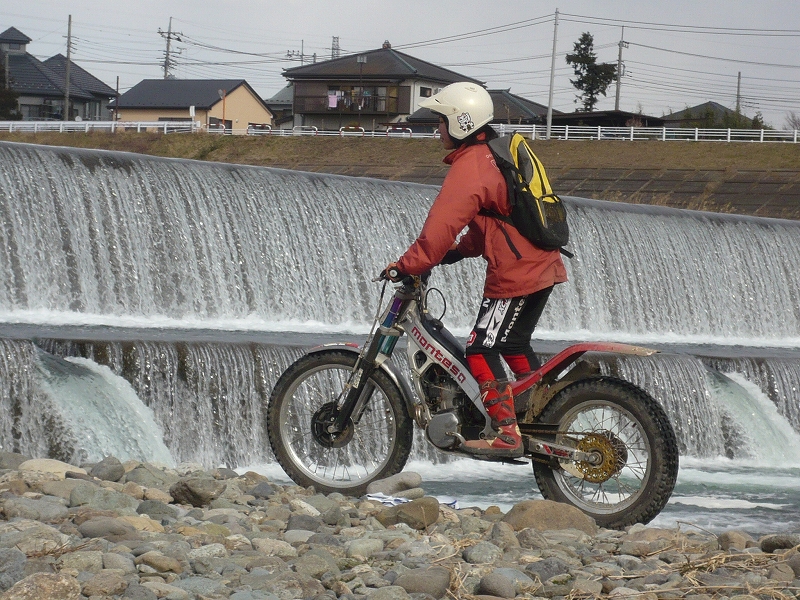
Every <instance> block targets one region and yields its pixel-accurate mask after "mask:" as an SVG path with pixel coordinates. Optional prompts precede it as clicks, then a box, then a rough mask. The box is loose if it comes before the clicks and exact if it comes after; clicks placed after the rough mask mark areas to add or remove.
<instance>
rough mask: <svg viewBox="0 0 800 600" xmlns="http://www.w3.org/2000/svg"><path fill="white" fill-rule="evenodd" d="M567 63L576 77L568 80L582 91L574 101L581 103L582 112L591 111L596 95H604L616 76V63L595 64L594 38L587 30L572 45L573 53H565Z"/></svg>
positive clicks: (596, 98) (595, 101)
mask: <svg viewBox="0 0 800 600" xmlns="http://www.w3.org/2000/svg"><path fill="white" fill-rule="evenodd" d="M567 63H568V64H570V65H572V69H573V71H574V72H575V76H576V79H574V80H573V79H570V80H569V82H570V83H571V84H572V85H573V86H575V87H576V88H577V89H579V90H580V91H581V92H582V93H581V94H580V95H579V96H576V97H575V102H576V103H577V102H578V101H580V102H581V103H582V104H583V112H592V111H593V110H594V107H595V105H596V104H597V100H598V96H599V95H600V94H602V95H603V96H605V95H606V90H607V89H608V86H609V85H611V82H612V81H614V80H615V79H616V77H617V65H615V64H612V63H601V64H597V55H596V54H595V53H594V38H593V37H592V34H591V33H589V32H586V33H584V34H583V35H581V37H580V39H579V40H578V41H577V42H575V44H574V45H573V53H572V54H567Z"/></svg>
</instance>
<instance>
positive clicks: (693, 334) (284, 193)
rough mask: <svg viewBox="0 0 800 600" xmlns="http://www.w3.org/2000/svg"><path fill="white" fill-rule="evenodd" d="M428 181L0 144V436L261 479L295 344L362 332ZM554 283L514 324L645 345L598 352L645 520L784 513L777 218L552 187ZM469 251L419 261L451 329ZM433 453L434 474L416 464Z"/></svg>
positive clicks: (789, 469)
mask: <svg viewBox="0 0 800 600" xmlns="http://www.w3.org/2000/svg"><path fill="white" fill-rule="evenodd" d="M436 191H437V190H436V188H434V187H431V186H421V185H414V184H405V183H394V182H385V181H376V180H370V179H355V178H345V177H337V176H330V175H317V174H309V173H299V172H289V171H282V170H276V169H267V168H257V167H246V166H241V165H223V164H214V163H200V162H193V161H183V160H174V159H160V158H151V157H144V156H138V155H133V154H125V153H112V152H103V151H90V150H75V149H66V148H52V147H39V146H32V145H26V144H13V143H0V337H2V338H3V339H0V349H1V350H2V355H0V378H2V381H4V383H5V385H4V386H2V388H0V408H1V409H2V413H0V449H2V450H13V451H18V452H24V453H26V454H30V455H36V456H43V455H49V456H57V457H61V458H64V459H69V460H74V461H77V460H97V459H99V458H100V457H102V456H104V455H108V454H114V455H116V456H118V457H120V458H140V459H147V460H152V461H155V462H161V463H167V464H169V463H171V462H180V461H194V462H199V463H202V464H204V465H213V464H223V463H224V464H227V465H230V466H236V467H239V468H245V467H247V466H249V467H253V468H259V469H264V470H266V471H269V472H271V473H273V476H276V477H280V476H281V475H280V473H275V469H276V467H275V465H274V464H273V463H272V456H271V454H270V452H269V450H268V448H267V447H268V443H267V441H266V436H265V431H264V410H263V399H264V397H265V396H266V395H268V394H269V391H270V390H271V388H272V386H273V384H274V382H275V380H276V379H277V377H278V376H279V374H280V373H281V372H282V371H283V369H285V368H286V367H287V366H288V365H289V364H290V363H291V362H292V361H293V360H294V359H295V358H296V357H298V356H299V355H300V354H301V353H302V351H303V348H306V347H308V346H310V345H314V344H316V343H319V342H321V341H331V340H351V339H352V340H355V341H360V340H362V339H363V337H364V335H365V334H366V332H367V331H368V330H369V327H370V323H371V319H372V317H373V316H374V314H375V312H376V310H377V308H378V307H377V306H376V302H377V299H378V295H379V288H378V287H377V286H376V285H375V284H371V283H370V279H371V278H372V277H373V276H374V275H375V274H376V273H377V272H379V271H380V269H381V268H382V267H383V266H384V265H385V264H386V263H387V262H389V261H390V260H392V259H394V258H396V257H397V256H398V255H399V253H401V252H402V251H403V250H404V249H405V247H406V246H407V245H408V244H409V243H410V241H411V240H412V239H413V236H414V234H415V233H416V232H417V231H418V230H419V229H420V227H421V225H422V222H423V220H424V218H425V214H426V212H427V209H428V207H429V205H430V203H431V201H432V200H433V198H434V197H435V194H436ZM566 201H567V203H568V205H569V208H570V211H571V222H570V227H571V232H572V239H573V240H574V243H573V244H572V247H571V249H572V250H573V251H574V252H575V254H576V257H575V259H573V260H571V261H567V268H568V272H569V277H570V282H569V283H568V284H566V285H561V286H558V287H557V288H556V290H555V291H554V293H553V295H552V296H551V301H550V303H549V304H548V307H547V309H546V311H545V314H544V315H543V317H542V320H541V323H540V326H539V329H538V330H537V332H536V337H537V340H536V342H535V347H536V348H537V349H539V350H541V351H542V352H543V353H545V354H547V353H549V352H555V351H556V350H558V349H560V348H562V347H563V346H564V345H566V344H567V343H569V342H570V341H578V340H609V341H612V340H613V341H622V342H633V343H640V344H646V345H651V346H655V347H657V348H659V349H661V350H662V351H663V352H662V354H659V355H657V356H655V357H652V358H640V357H624V358H622V359H620V360H613V361H611V360H610V361H605V362H604V363H603V365H602V367H603V368H604V369H605V370H606V371H607V372H609V373H615V374H619V375H621V376H622V377H624V378H626V379H629V380H630V381H632V382H634V383H636V384H637V385H640V386H642V387H643V388H645V389H646V390H647V391H649V392H650V393H651V394H652V395H653V396H654V397H655V398H656V399H657V400H658V401H659V402H660V403H661V404H662V406H664V408H665V410H666V411H667V413H668V415H669V417H670V419H671V421H672V423H673V426H674V427H675V429H676V432H677V434H678V439H679V444H680V450H681V471H680V475H679V480H678V487H677V489H676V493H675V495H674V496H673V498H672V500H671V502H670V504H669V505H668V507H667V509H666V510H665V511H664V512H663V513H662V514H661V515H660V516H659V517H658V518H657V519H656V523H657V524H658V523H661V524H675V523H678V522H681V521H686V522H691V523H692V524H694V525H696V526H701V527H706V528H712V529H723V528H727V527H730V526H741V527H742V528H746V529H748V530H750V531H752V532H756V533H758V532H766V531H770V530H775V525H774V524H775V523H787V524H788V526H789V527H794V528H797V527H799V526H800V509H798V508H797V507H798V506H800V498H798V495H800V492H797V490H800V485H798V484H800V442H799V441H798V439H799V434H798V432H800V402H799V401H798V400H799V397H798V391H797V386H798V378H800V352H798V351H797V347H798V342H800V272H798V270H797V268H796V265H797V264H800V243H798V242H799V241H800V223H796V222H793V221H783V220H775V219H757V218H748V217H734V216H730V215H727V216H726V215H716V214H706V213H698V212H692V211H678V210H669V209H664V208H657V207H643V206H631V205H625V204H620V203H608V202H601V201H596V200H586V199H580V198H567V199H566ZM482 275H483V274H482V264H481V261H477V260H472V261H463V262H462V263H459V264H458V265H454V266H452V267H445V268H440V269H436V272H435V274H434V278H433V279H432V283H433V284H435V286H436V287H437V288H439V289H441V290H442V295H443V297H444V298H446V301H447V305H446V308H447V314H446V317H445V322H446V323H447V324H448V326H449V327H450V328H451V330H453V331H454V333H456V335H458V336H461V337H465V336H466V334H467V332H468V331H469V328H470V326H471V324H472V319H473V316H474V314H475V312H476V309H477V303H478V301H479V299H480V298H479V295H480V294H479V290H480V286H481V282H482ZM412 459H413V463H412V465H411V466H410V468H414V469H415V470H419V471H420V472H421V473H423V476H424V477H425V481H426V488H427V487H429V486H432V487H433V488H435V489H433V490H432V491H435V493H437V494H440V495H453V496H457V497H459V498H460V501H461V504H462V505H464V503H467V504H469V503H476V504H482V505H488V504H498V505H501V506H505V507H507V506H509V505H510V504H512V503H513V502H515V501H517V500H520V499H523V498H528V497H536V494H537V492H536V488H535V483H534V481H533V478H532V476H531V474H530V470H529V467H528V468H525V467H507V468H506V467H504V468H500V469H498V468H497V467H496V466H492V467H491V468H487V467H486V465H483V464H481V463H477V462H470V463H467V465H466V466H465V465H464V464H463V461H459V462H457V463H454V462H453V461H452V460H449V459H447V457H444V456H442V455H440V454H438V453H436V452H435V451H433V450H432V449H431V448H430V447H429V446H426V445H425V444H424V443H422V442H421V440H419V439H418V440H417V444H416V445H415V450H414V455H413V457H412ZM434 465H435V468H434V467H433V466H434Z"/></svg>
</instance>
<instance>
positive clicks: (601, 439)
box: [561, 432, 628, 483]
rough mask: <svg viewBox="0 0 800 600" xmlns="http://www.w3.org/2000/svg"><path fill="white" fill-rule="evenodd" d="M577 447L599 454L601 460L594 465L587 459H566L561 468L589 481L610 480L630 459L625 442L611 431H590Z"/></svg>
mask: <svg viewBox="0 0 800 600" xmlns="http://www.w3.org/2000/svg"><path fill="white" fill-rule="evenodd" d="M575 448H576V449H577V450H579V451H581V452H586V453H590V454H597V455H599V456H600V462H599V463H598V464H596V465H593V464H591V463H589V462H586V461H568V462H567V461H564V462H562V463H561V468H563V469H564V470H565V471H567V472H568V473H570V474H572V475H574V476H575V477H578V478H580V479H583V480H584V481H588V482H589V483H603V482H604V481H608V480H609V479H610V478H611V477H613V476H614V475H616V474H617V473H619V472H620V471H621V470H622V467H624V466H625V463H626V462H627V461H628V451H627V449H626V448H625V444H624V443H623V442H622V441H621V440H620V439H619V438H618V437H617V436H615V435H614V434H612V433H610V432H606V433H604V434H601V433H589V434H587V435H586V436H584V437H583V438H581V440H580V441H579V442H578V443H577V444H576V445H575Z"/></svg>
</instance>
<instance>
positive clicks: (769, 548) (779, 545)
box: [759, 533, 800, 553]
mask: <svg viewBox="0 0 800 600" xmlns="http://www.w3.org/2000/svg"><path fill="white" fill-rule="evenodd" d="M759 545H760V547H761V551H762V552H768V553H772V552H775V551H776V550H788V549H789V548H794V547H795V546H800V534H798V533H777V534H774V535H765V536H764V537H762V538H761V539H760V540H759Z"/></svg>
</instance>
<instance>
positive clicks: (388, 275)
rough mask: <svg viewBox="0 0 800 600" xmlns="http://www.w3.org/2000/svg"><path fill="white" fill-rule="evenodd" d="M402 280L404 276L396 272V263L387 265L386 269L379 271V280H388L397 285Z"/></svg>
mask: <svg viewBox="0 0 800 600" xmlns="http://www.w3.org/2000/svg"><path fill="white" fill-rule="evenodd" d="M404 278H405V274H404V273H401V272H400V271H399V270H398V268H397V263H396V262H391V263H389V264H388V265H387V266H386V268H385V269H384V270H383V271H381V279H388V280H389V281H392V282H394V283H397V282H398V281H400V280H402V279H404Z"/></svg>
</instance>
